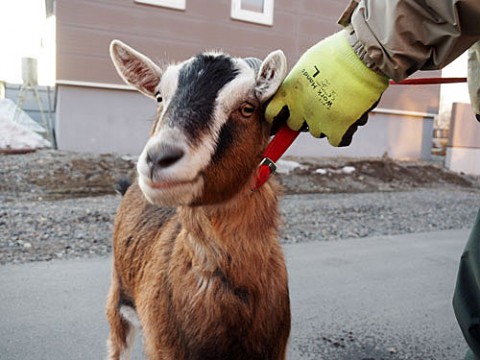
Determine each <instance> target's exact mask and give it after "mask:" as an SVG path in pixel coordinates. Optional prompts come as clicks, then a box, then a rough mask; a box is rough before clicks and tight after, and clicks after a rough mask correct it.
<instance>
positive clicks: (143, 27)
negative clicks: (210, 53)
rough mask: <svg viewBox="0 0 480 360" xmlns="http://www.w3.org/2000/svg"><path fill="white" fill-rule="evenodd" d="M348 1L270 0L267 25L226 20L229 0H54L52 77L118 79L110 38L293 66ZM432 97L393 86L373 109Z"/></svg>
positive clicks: (409, 105)
mask: <svg viewBox="0 0 480 360" xmlns="http://www.w3.org/2000/svg"><path fill="white" fill-rule="evenodd" d="M347 3H348V0H345V1H334V0H299V1H291V0H276V1H275V5H274V7H275V8H274V20H273V21H274V25H273V26H265V25H258V24H252V23H248V22H243V21H238V20H233V19H231V18H230V5H231V4H230V1H227V0H208V1H207V0H187V3H186V10H185V11H182V10H174V9H168V8H163V7H157V6H152V5H145V4H140V3H135V2H134V0H61V1H57V3H56V15H57V79H58V81H59V82H62V81H79V82H94V83H106V84H121V83H122V82H121V80H120V78H119V77H118V76H117V74H116V73H115V70H114V68H113V66H112V64H111V61H110V58H109V54H108V47H109V44H110V42H111V40H113V39H120V40H122V41H124V42H126V43H128V44H130V45H131V46H132V47H134V48H136V49H138V50H139V51H141V52H143V53H145V54H146V55H148V56H150V57H151V58H153V59H154V60H158V61H159V62H161V61H164V60H165V59H166V60H168V61H175V60H183V59H186V58H189V57H191V56H192V55H194V54H196V53H198V52H200V51H202V50H204V49H222V50H224V51H226V52H228V53H230V54H232V55H236V56H257V57H259V58H263V57H265V56H266V55H267V54H268V53H269V52H270V51H273V50H275V49H282V50H283V51H284V52H285V54H286V55H287V59H288V63H289V65H290V66H292V65H293V64H294V62H295V61H296V59H298V57H299V56H300V55H301V54H302V53H303V52H304V51H305V50H306V49H308V47H309V46H311V45H313V44H314V43H316V42H317V41H319V40H320V39H322V38H324V37H325V36H328V35H329V34H331V33H333V32H335V31H338V30H340V26H339V25H337V24H336V20H337V18H338V17H339V16H340V14H341V13H342V11H343V9H344V7H345V6H346V4H347ZM429 75H430V76H432V73H430V74H429ZM438 98H439V87H438V86H431V87H412V86H410V87H407V88H405V87H402V88H395V89H391V90H389V91H388V92H387V93H386V94H385V96H384V99H382V102H381V104H380V105H379V107H382V108H388V109H399V110H407V111H417V112H430V113H431V112H437V111H438Z"/></svg>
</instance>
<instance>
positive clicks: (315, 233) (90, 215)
mask: <svg viewBox="0 0 480 360" xmlns="http://www.w3.org/2000/svg"><path fill="white" fill-rule="evenodd" d="M293 160H298V161H300V162H301V163H302V167H301V168H298V169H296V170H294V171H293V172H291V173H289V174H278V175H277V176H278V177H279V179H280V181H281V183H282V184H283V186H284V188H285V190H286V194H287V195H286V196H284V198H283V200H282V203H281V207H282V213H283V218H284V224H283V227H282V232H281V241H282V242H283V243H297V242H305V241H331V240H338V239H346V238H360V237H367V236H372V235H392V234H402V233H417V232H425V231H430V230H442V229H459V228H469V227H471V225H472V222H473V220H474V217H475V214H476V212H477V210H478V208H479V207H480V177H472V176H466V175H464V174H455V173H453V172H450V171H448V170H445V169H444V168H443V167H442V166H441V164H442V159H436V160H435V161H430V162H421V161H413V162H412V161H410V162H404V161H396V160H392V159H389V158H386V157H385V158H380V159H343V158H335V159H293ZM346 168H349V169H350V170H351V169H353V172H352V171H348V172H345V169H346ZM318 169H321V170H322V174H319V173H318ZM135 173H136V171H135V162H134V159H132V158H127V157H121V156H118V155H114V154H103V155H96V154H82V153H73V152H64V151H54V150H43V151H36V152H33V153H29V154H17V155H0V265H1V264H7V263H23V262H31V261H49V260H53V259H61V258H67V259H70V258H79V257H92V256H106V255H108V254H110V252H111V237H112V228H113V222H114V218H115V213H116V209H117V207H118V204H119V202H120V196H118V195H114V184H115V183H116V182H117V181H118V180H119V179H122V178H130V179H131V178H133V177H134V176H135Z"/></svg>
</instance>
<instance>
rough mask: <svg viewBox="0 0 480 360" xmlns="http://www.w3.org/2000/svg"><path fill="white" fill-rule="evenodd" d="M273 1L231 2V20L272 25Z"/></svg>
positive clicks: (243, 0) (246, 0)
mask: <svg viewBox="0 0 480 360" xmlns="http://www.w3.org/2000/svg"><path fill="white" fill-rule="evenodd" d="M273 1H274V0H232V11H231V14H230V16H231V17H232V19H237V20H243V21H248V22H253V23H257V24H264V25H273Z"/></svg>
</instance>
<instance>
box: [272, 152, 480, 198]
mask: <svg viewBox="0 0 480 360" xmlns="http://www.w3.org/2000/svg"><path fill="white" fill-rule="evenodd" d="M280 178H281V181H282V183H283V185H284V186H285V188H286V190H287V192H288V193H357V192H375V191H400V190H410V189H415V188H439V187H462V188H479V187H480V181H479V178H478V177H474V176H466V175H464V174H457V173H454V172H451V171H448V170H446V169H445V168H443V167H442V166H440V165H435V164H432V163H427V162H421V161H410V162H409V161H395V160H392V159H390V158H381V159H356V160H352V159H323V160H322V161H308V160H306V161H304V162H303V167H302V168H298V169H296V170H294V171H293V172H292V173H290V174H288V175H280Z"/></svg>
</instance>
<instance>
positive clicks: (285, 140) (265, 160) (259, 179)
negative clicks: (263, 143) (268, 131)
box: [251, 124, 300, 191]
mask: <svg viewBox="0 0 480 360" xmlns="http://www.w3.org/2000/svg"><path fill="white" fill-rule="evenodd" d="M299 134H300V131H295V130H292V129H290V128H289V127H288V126H287V125H286V124H285V125H283V126H282V127H281V128H280V129H279V130H278V132H277V133H276V134H275V137H274V138H273V139H272V141H270V143H269V144H268V146H267V148H266V149H265V152H264V153H263V157H262V161H261V162H260V165H259V166H258V169H257V175H256V177H255V184H254V185H253V187H252V189H251V190H252V191H257V190H258V189H259V188H260V187H261V186H262V185H263V184H265V182H267V180H268V179H269V178H270V176H271V175H272V174H274V173H275V171H276V170H277V166H276V164H275V163H276V162H277V161H278V159H280V157H281V156H282V155H283V154H284V153H285V151H287V149H288V148H289V147H290V145H291V144H292V143H293V142H294V141H295V139H296V138H297V136H298V135H299Z"/></svg>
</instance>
